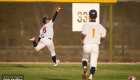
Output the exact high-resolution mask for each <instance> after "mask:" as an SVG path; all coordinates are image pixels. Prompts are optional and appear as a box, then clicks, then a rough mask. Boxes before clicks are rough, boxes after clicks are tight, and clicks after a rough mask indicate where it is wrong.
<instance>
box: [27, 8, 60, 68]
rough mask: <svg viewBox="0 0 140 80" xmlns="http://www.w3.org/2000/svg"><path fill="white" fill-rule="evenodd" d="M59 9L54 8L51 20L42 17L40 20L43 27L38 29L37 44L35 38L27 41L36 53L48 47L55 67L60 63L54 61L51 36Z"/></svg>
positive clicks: (54, 55)
mask: <svg viewBox="0 0 140 80" xmlns="http://www.w3.org/2000/svg"><path fill="white" fill-rule="evenodd" d="M61 9H62V8H60V7H57V8H56V13H55V14H54V16H53V17H52V19H51V18H48V17H44V18H43V19H42V21H43V23H44V25H43V26H42V28H41V29H40V35H39V38H38V44H37V43H36V41H35V37H32V38H30V39H29V40H30V41H32V42H33V46H34V48H35V50H36V51H39V50H40V49H42V48H44V47H45V46H47V47H48V49H49V51H50V53H51V56H52V60H53V62H54V66H57V65H58V64H59V62H60V61H59V60H57V59H56V53H55V47H54V43H53V35H54V31H53V23H54V21H55V19H56V17H57V14H58V12H59V11H60V10H61Z"/></svg>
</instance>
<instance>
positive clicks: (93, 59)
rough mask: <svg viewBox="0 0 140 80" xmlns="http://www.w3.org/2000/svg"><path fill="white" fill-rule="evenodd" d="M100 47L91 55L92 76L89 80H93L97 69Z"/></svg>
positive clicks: (94, 49)
mask: <svg viewBox="0 0 140 80" xmlns="http://www.w3.org/2000/svg"><path fill="white" fill-rule="evenodd" d="M98 48H99V47H98V46H94V47H93V51H92V53H91V55H90V75H89V79H88V80H92V77H93V75H94V73H95V70H96V67H97V60H98V55H99V49H98Z"/></svg>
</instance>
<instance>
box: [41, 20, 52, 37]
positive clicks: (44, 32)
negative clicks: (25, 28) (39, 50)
mask: <svg viewBox="0 0 140 80" xmlns="http://www.w3.org/2000/svg"><path fill="white" fill-rule="evenodd" d="M53 35H54V31H53V22H52V20H50V22H49V23H47V24H45V25H44V26H43V27H42V28H41V29H40V35H39V37H40V38H44V37H48V38H53Z"/></svg>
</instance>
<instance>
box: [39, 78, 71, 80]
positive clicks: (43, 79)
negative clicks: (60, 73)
mask: <svg viewBox="0 0 140 80" xmlns="http://www.w3.org/2000/svg"><path fill="white" fill-rule="evenodd" d="M41 80H69V79H59V78H57V79H51V78H42V79H41Z"/></svg>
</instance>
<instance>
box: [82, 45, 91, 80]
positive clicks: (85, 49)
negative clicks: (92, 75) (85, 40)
mask: <svg viewBox="0 0 140 80" xmlns="http://www.w3.org/2000/svg"><path fill="white" fill-rule="evenodd" d="M90 49H91V48H90V45H84V46H83V52H82V65H83V74H82V78H83V80H86V78H87V71H88V69H87V63H88V60H89V55H90V51H91V50H90Z"/></svg>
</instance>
